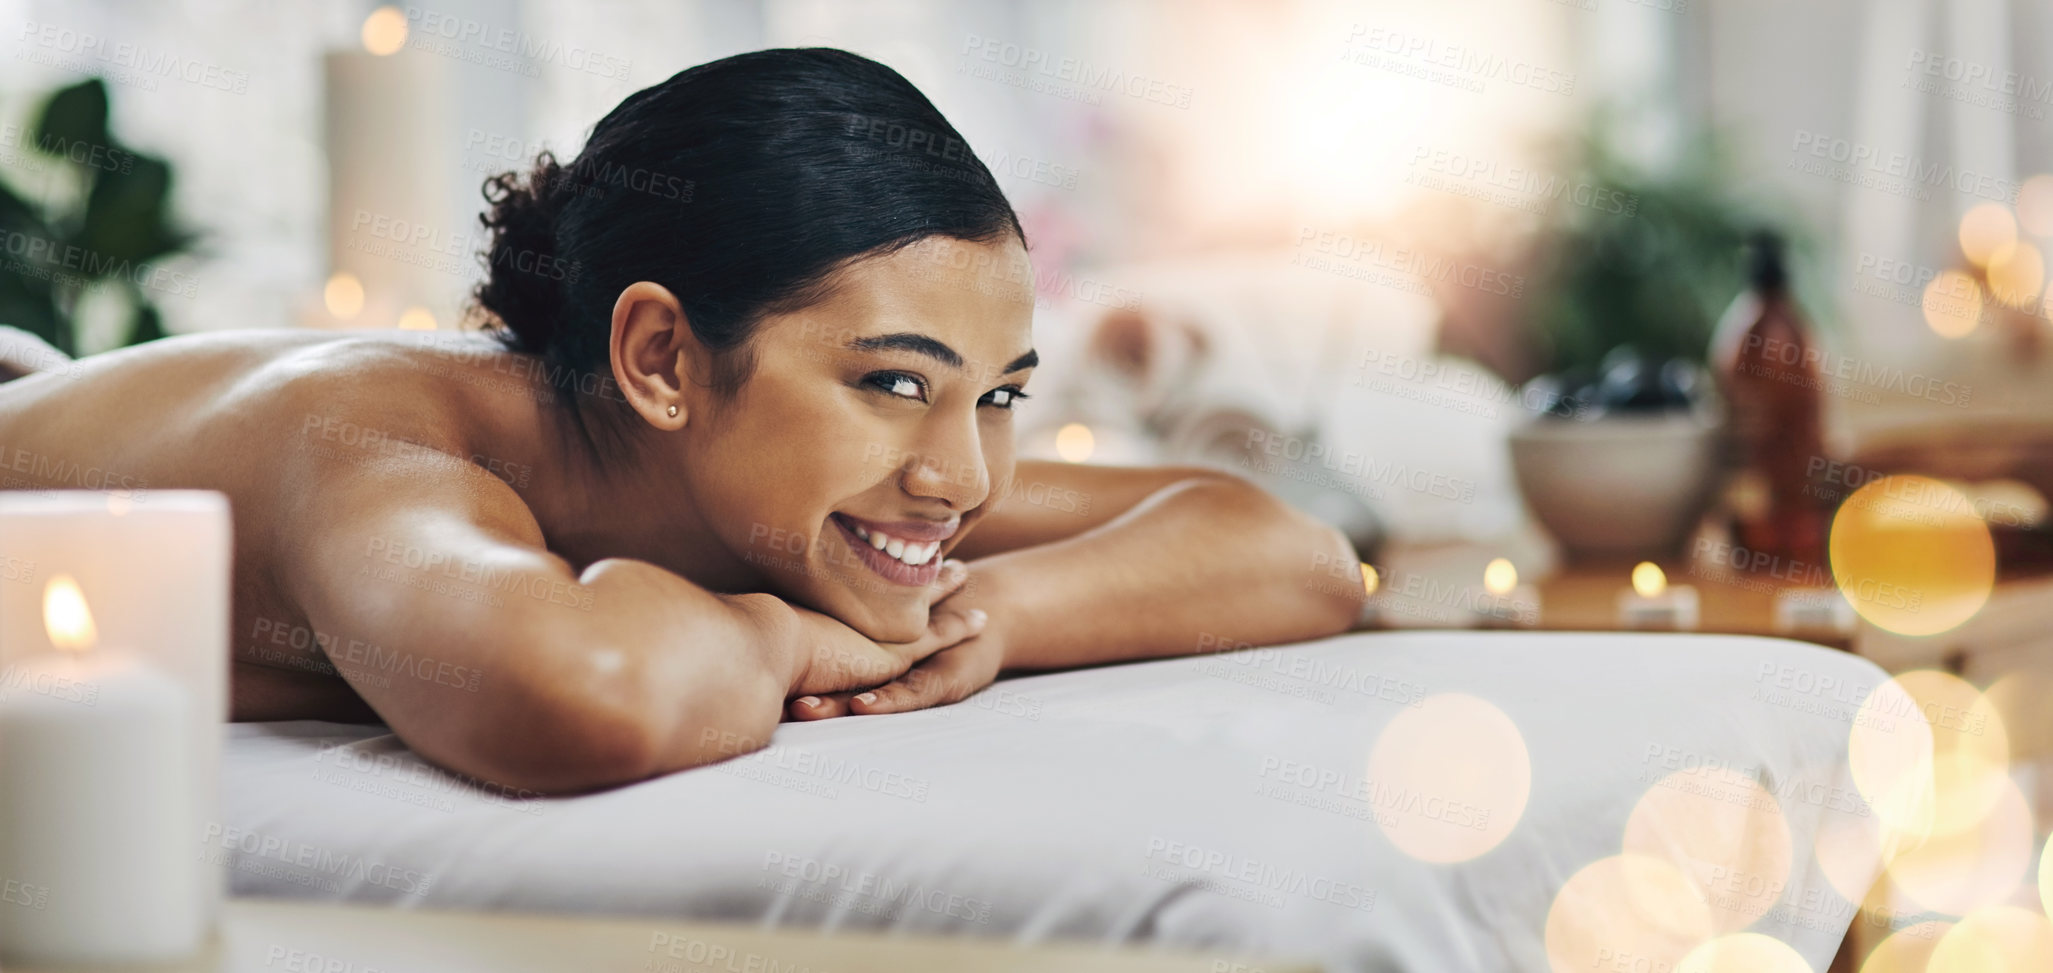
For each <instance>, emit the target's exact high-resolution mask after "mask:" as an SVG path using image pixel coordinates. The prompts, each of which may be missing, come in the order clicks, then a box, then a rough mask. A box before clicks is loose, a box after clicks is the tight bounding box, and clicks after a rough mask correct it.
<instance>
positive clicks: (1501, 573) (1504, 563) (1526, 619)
mask: <svg viewBox="0 0 2053 973" xmlns="http://www.w3.org/2000/svg"><path fill="white" fill-rule="evenodd" d="M1475 619H1476V624H1478V625H1480V626H1482V627H1484V628H1531V627H1533V626H1535V625H1538V624H1539V623H1540V589H1538V588H1535V587H1533V586H1532V585H1529V584H1519V583H1518V567H1517V566H1516V565H1514V564H1512V563H1511V561H1510V560H1509V559H1506V558H1501V557H1500V558H1497V559H1495V560H1493V561H1491V562H1490V563H1489V564H1488V565H1485V566H1484V568H1483V594H1482V595H1481V596H1479V597H1478V598H1476V608H1475Z"/></svg>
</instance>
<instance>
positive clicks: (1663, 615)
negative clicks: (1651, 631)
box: [1618, 561, 1697, 632]
mask: <svg viewBox="0 0 2053 973" xmlns="http://www.w3.org/2000/svg"><path fill="white" fill-rule="evenodd" d="M1618 624H1619V626H1620V627H1622V628H1666V629H1674V630H1675V631H1678V632H1687V631H1693V630H1695V629H1696V627H1697V589H1696V588H1695V587H1693V586H1691V585H1686V584H1677V585H1671V584H1669V583H1668V575H1666V574H1664V573H1662V571H1661V566H1660V565H1658V564H1655V563H1654V562H1652V561H1641V562H1640V563H1638V564H1636V565H1634V566H1633V569H1632V587H1630V588H1627V589H1626V590H1624V591H1620V592H1619V593H1618Z"/></svg>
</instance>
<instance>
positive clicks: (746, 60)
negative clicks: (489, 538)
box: [474, 48, 1025, 447]
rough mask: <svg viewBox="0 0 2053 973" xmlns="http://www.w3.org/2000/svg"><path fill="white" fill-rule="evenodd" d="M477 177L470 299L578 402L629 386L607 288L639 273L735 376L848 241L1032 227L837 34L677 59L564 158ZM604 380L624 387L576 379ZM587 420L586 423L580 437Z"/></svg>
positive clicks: (815, 291) (958, 146)
mask: <svg viewBox="0 0 2053 973" xmlns="http://www.w3.org/2000/svg"><path fill="white" fill-rule="evenodd" d="M484 195H485V199H486V201H487V202H489V203H490V204H491V211H490V212H488V213H486V214H485V215H483V216H482V217H480V221H481V222H483V224H484V225H485V227H486V228H487V230H488V231H489V233H490V239H491V243H490V245H489V247H488V248H487V249H486V251H485V253H484V254H483V257H484V260H485V264H486V269H487V273H488V276H487V278H486V280H485V282H484V283H482V284H479V285H478V287H477V289H476V291H475V293H474V296H475V298H476V300H477V303H478V305H479V306H480V307H482V308H483V309H484V310H486V311H488V312H490V314H491V317H492V318H493V319H494V320H493V321H492V322H491V324H490V327H491V328H492V329H494V330H495V331H497V333H498V335H499V337H500V339H501V341H502V342H504V344H505V345H506V346H507V347H509V348H511V349H513V350H515V351H519V352H526V353H528V354H532V355H536V356H539V357H541V358H542V359H543V360H544V361H545V363H546V366H547V367H546V371H547V373H548V374H549V375H550V376H551V379H552V381H553V382H554V384H555V385H556V387H557V388H558V389H559V390H562V391H563V392H564V393H565V394H562V395H561V399H562V401H564V402H565V403H566V404H567V405H568V407H569V408H570V409H571V410H572V411H573V413H575V414H577V415H578V416H579V417H580V418H581V419H582V418H587V417H589V416H590V413H589V412H587V410H588V409H589V408H591V407H592V406H593V405H595V404H596V403H597V402H598V401H614V400H619V399H620V395H619V392H618V391H617V389H615V387H614V386H613V385H612V374H611V368H610V364H609V359H608V351H607V349H608V343H609V338H610V336H611V332H612V314H613V303H614V300H615V299H616V298H617V297H618V296H619V294H620V292H621V290H623V289H624V288H626V287H627V285H629V284H632V283H634V282H636V281H641V280H647V281H653V282H655V283H657V284H661V285H662V286H664V287H665V288H668V289H669V291H670V292H671V293H672V294H675V295H676V296H677V299H678V301H679V303H680V304H682V305H683V308H684V312H685V314H686V316H687V317H688V318H689V319H690V322H691V329H692V332H693V334H695V335H696V336H697V337H698V340H699V341H701V342H703V343H704V344H705V345H706V346H707V347H709V348H712V349H714V350H716V351H717V352H719V353H720V356H719V362H718V363H717V365H718V368H717V374H716V376H715V384H716V387H717V388H718V390H719V391H720V393H721V394H723V395H731V394H732V393H733V392H734V391H735V390H736V389H738V388H739V387H740V386H741V384H742V383H743V382H746V381H747V379H748V376H749V374H750V373H751V372H752V371H753V370H754V362H753V360H752V359H751V358H750V357H749V356H748V354H747V349H746V345H747V342H748V339H749V337H750V336H751V335H752V334H753V333H754V330H755V327H756V325H757V323H758V322H759V321H760V320H761V319H762V318H763V317H764V316H765V315H766V314H772V313H779V312H784V311H790V310H795V309H797V308H799V307H803V306H805V305H806V304H807V303H809V302H810V301H812V300H815V299H817V298H818V297H819V296H820V294H821V287H822V285H823V284H824V283H825V281H826V278H827V276H828V275H829V274H830V273H831V272H832V271H833V270H835V269H836V268H837V267H838V266H840V265H841V264H843V263H845V262H846V261H848V260H850V259H851V258H855V257H862V256H867V255H872V254H878V253H885V252H889V251H892V250H895V249H897V248H900V247H903V246H906V245H907V244H910V243H913V242H916V241H918V240H920V239H923V238H926V237H932V236H945V237H955V238H958V239H963V240H972V241H990V240H994V239H999V238H1002V237H1005V236H1012V237H1016V238H1019V239H1021V240H1022V241H1023V240H1024V239H1025V235H1024V233H1023V231H1022V230H1021V229H1020V225H1019V218H1018V217H1017V216H1016V215H1015V214H1014V213H1013V211H1012V206H1011V204H1010V203H1008V202H1006V199H1005V194H1004V192H1002V191H1001V190H1000V189H999V188H998V183H997V181H996V180H995V179H993V178H992V176H991V172H990V170H989V169H987V168H986V167H985V166H984V164H983V163H982V162H981V161H979V160H978V159H977V157H976V156H975V155H974V154H972V153H971V152H970V151H969V149H968V147H967V144H966V143H965V142H964V141H963V139H962V136H961V135H960V134H958V133H957V132H956V131H955V128H954V127H953V126H951V125H949V124H948V120H947V119H945V118H942V117H941V113H940V111H938V110H937V109H935V107H934V105H933V103H932V102H930V101H928V100H927V98H926V96H925V95H922V94H920V92H919V89H917V88H914V87H913V86H912V83H911V82H909V81H907V80H905V78H904V77H902V76H900V75H899V73H898V72H896V71H893V70H892V69H890V68H888V67H885V66H884V65H882V64H879V63H877V62H876V61H872V60H870V59H868V58H865V57H860V56H858V55H855V54H850V53H849V52H847V51H841V50H834V49H832V48H786V49H779V50H768V51H756V52H753V53H749V54H738V55H735V56H733V57H729V58H723V59H721V60H718V61H712V62H708V63H706V64H701V65H699V66H697V67H693V68H689V69H687V70H684V71H680V72H678V73H677V74H675V75H672V76H671V77H670V79H669V80H667V81H664V82H662V83H661V84H657V85H654V86H652V87H649V88H644V89H642V90H641V91H637V92H635V93H634V94H632V95H629V96H628V97H627V98H626V100H624V101H622V102H621V103H620V104H619V105H618V106H617V107H615V108H614V109H613V111H612V112H610V113H608V114H607V115H606V117H605V118H603V119H601V120H600V121H599V124H598V125H597V126H596V127H594V128H593V129H592V134H591V138H590V139H588V140H587V141H586V143H585V146H584V150H583V151H582V152H580V153H579V154H578V156H577V158H576V160H575V161H573V162H571V163H570V164H569V165H567V166H566V165H563V164H560V163H559V162H558V160H557V159H556V158H555V157H554V156H553V155H551V154H550V153H548V152H543V153H542V154H541V155H540V156H539V157H538V158H537V159H536V160H535V165H534V168H533V169H532V170H530V171H529V172H527V173H525V174H516V173H510V172H509V173H504V174H501V175H498V176H494V177H492V178H490V179H488V180H486V182H485V186H484ZM594 388H605V389H610V390H612V391H611V393H610V394H600V395H586V394H581V392H580V390H582V391H584V392H589V391H591V390H592V389H594ZM587 399H589V400H592V401H586V400H587ZM593 425H595V424H594V423H590V422H580V423H579V426H580V428H582V429H583V430H584V434H585V436H586V438H587V440H588V441H589V440H591V439H592V426H593ZM596 425H598V426H600V427H602V428H604V427H606V426H607V424H606V423H597V424H596ZM593 445H594V446H595V447H596V445H597V444H596V442H595V441H594V442H593Z"/></svg>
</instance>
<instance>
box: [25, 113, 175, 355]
mask: <svg viewBox="0 0 2053 973" xmlns="http://www.w3.org/2000/svg"><path fill="white" fill-rule="evenodd" d="M7 153H8V155H10V156H11V158H6V159H5V161H6V162H7V163H8V166H7V168H9V169H12V170H14V172H13V173H10V174H9V178H8V179H6V180H0V239H4V240H5V241H6V243H7V246H6V247H5V248H4V250H5V252H4V253H0V324H10V325H13V326H15V327H17V328H21V329H22V330H24V331H27V332H29V333H30V334H33V335H35V336H37V337H39V338H42V339H43V340H45V341H47V342H49V343H50V344H51V345H53V346H55V347H56V348H57V349H58V350H59V351H62V352H63V353H65V354H67V355H71V356H77V355H80V354H83V353H85V352H88V351H95V350H99V349H87V348H81V347H79V336H78V334H77V328H76V319H77V314H78V306H79V302H80V299H81V298H82V297H84V296H85V294H86V293H87V292H88V291H94V290H104V291H106V292H107V293H108V295H109V296H110V297H111V298H113V299H114V300H117V301H118V302H119V304H120V309H119V313H120V314H121V316H122V318H123V321H122V327H121V330H120V332H119V333H118V334H117V335H116V336H115V343H116V344H117V345H131V344H138V343H141V342H144V341H148V340H150V339H153V338H160V337H163V336H164V327H163V319H162V316H161V315H159V313H158V311H157V306H156V304H155V302H154V301H152V299H151V295H152V293H153V292H154V293H166V292H171V293H177V292H179V290H180V289H181V288H183V287H189V286H190V284H189V278H185V277H184V276H183V275H168V274H163V273H159V272H157V271H156V268H155V267H154V266H153V264H155V263H156V262H158V261H162V260H163V259H165V258H166V257H170V256H173V255H175V254H178V253H180V252H182V251H184V250H185V249H186V247H187V246H189V245H190V243H191V242H192V236H191V235H190V234H188V233H186V232H185V231H183V230H181V229H179V228H178V227H177V226H176V225H175V224H174V223H173V222H172V219H171V165H170V163H169V162H167V161H165V160H164V159H161V158H158V157H156V156H153V155H149V154H147V153H144V152H139V151H137V150H135V149H133V148H131V147H129V146H128V145H127V144H125V143H123V142H122V141H120V140H119V139H118V138H117V137H116V136H115V135H114V133H113V132H112V131H111V130H110V129H109V128H108V103H107V86H106V84H105V83H103V82H102V81H101V80H100V79H98V78H89V79H87V80H85V81H81V82H79V83H77V84H74V85H70V86H68V87H65V88H62V89H59V90H58V91H56V92H55V93H53V94H51V95H50V97H49V99H48V100H47V101H46V102H45V103H44V104H43V107H42V110H41V111H40V112H39V113H38V114H37V116H36V119H35V121H34V124H32V125H30V126H29V127H28V128H27V129H26V130H25V131H23V132H22V133H21V135H20V138H19V141H18V143H17V144H16V145H15V146H14V147H12V148H11V149H10V150H7ZM21 173H38V174H43V175H44V177H45V178H44V179H43V183H44V185H43V186H42V187H41V191H39V192H25V191H23V189H22V188H21V186H20V183H19V181H18V180H19V174H21ZM53 177H54V178H53ZM39 197H40V198H39Z"/></svg>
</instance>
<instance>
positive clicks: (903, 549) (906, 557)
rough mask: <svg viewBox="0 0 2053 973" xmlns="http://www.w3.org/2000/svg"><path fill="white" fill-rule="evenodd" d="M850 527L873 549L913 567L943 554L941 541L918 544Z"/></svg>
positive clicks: (878, 532)
mask: <svg viewBox="0 0 2053 973" xmlns="http://www.w3.org/2000/svg"><path fill="white" fill-rule="evenodd" d="M848 526H849V528H850V529H851V530H854V531H855V536H857V537H860V538H862V539H863V540H866V541H869V542H870V546H871V547H874V548H876V549H877V550H880V551H883V552H884V553H886V554H889V555H891V556H892V557H894V558H897V559H898V560H900V561H903V562H905V563H906V564H909V565H912V566H913V567H919V566H920V565H923V564H925V563H927V562H928V561H931V560H933V559H934V555H936V554H939V553H940V552H941V542H940V541H930V542H928V543H925V544H916V543H911V542H908V541H905V540H903V539H901V538H897V537H891V536H888V535H886V534H884V533H883V532H881V531H872V530H868V529H865V528H863V527H859V526H856V525H855V524H849V525H848Z"/></svg>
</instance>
